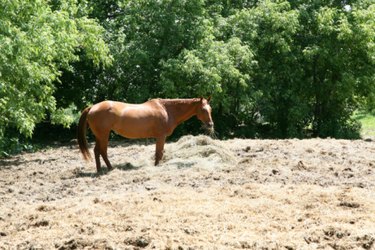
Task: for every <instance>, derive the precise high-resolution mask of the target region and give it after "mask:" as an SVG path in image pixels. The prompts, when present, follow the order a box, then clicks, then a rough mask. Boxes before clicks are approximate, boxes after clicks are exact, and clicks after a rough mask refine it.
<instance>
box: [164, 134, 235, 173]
mask: <svg viewBox="0 0 375 250" xmlns="http://www.w3.org/2000/svg"><path fill="white" fill-rule="evenodd" d="M164 159H165V160H164V164H165V165H170V166H177V167H178V168H183V167H192V166H199V167H220V166H231V165H234V164H236V162H237V161H236V158H235V157H234V155H233V153H232V152H231V151H230V150H229V149H228V148H226V147H225V145H224V144H223V143H222V142H220V141H218V140H213V139H212V138H210V137H208V136H204V135H200V136H192V135H188V136H184V137H182V138H181V139H180V140H178V141H177V142H175V143H171V144H169V145H168V146H167V148H166V152H165V156H164Z"/></svg>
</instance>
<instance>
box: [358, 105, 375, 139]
mask: <svg viewBox="0 0 375 250" xmlns="http://www.w3.org/2000/svg"><path fill="white" fill-rule="evenodd" d="M354 119H356V120H357V121H359V122H360V123H361V125H362V129H361V137H362V138H368V137H375V113H366V112H363V111H358V112H356V114H354Z"/></svg>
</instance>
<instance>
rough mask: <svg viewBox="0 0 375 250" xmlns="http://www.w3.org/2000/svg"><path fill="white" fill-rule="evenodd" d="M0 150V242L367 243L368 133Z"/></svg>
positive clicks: (374, 156)
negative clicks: (100, 163)
mask: <svg viewBox="0 0 375 250" xmlns="http://www.w3.org/2000/svg"><path fill="white" fill-rule="evenodd" d="M154 148H155V145H154V144H152V143H145V144H133V143H132V142H131V141H128V140H124V143H118V142H117V143H112V144H111V147H110V149H109V158H110V160H111V162H112V164H113V165H114V166H115V167H116V169H115V170H113V171H111V172H107V171H104V172H103V173H101V174H96V172H95V166H94V163H92V162H91V163H85V162H84V161H83V160H82V158H81V156H80V155H79V154H78V149H77V147H76V146H75V145H71V146H68V147H61V148H57V149H48V150H44V151H41V152H37V153H32V154H22V155H18V156H15V157H13V158H10V159H7V160H1V161H0V249H38V248H39V249H54V248H56V249H143V248H145V249H244V248H249V249H372V248H374V247H375V242H374V241H375V216H374V214H375V192H374V190H375V143H374V142H371V141H363V140H356V141H349V140H333V139H327V140H321V139H311V140H240V139H235V140H228V141H219V140H213V139H211V138H209V137H206V136H197V137H193V136H186V137H183V138H181V139H180V140H179V141H178V142H176V143H168V144H167V145H166V152H165V157H164V160H163V162H162V164H161V165H160V166H158V167H154V166H153V154H154Z"/></svg>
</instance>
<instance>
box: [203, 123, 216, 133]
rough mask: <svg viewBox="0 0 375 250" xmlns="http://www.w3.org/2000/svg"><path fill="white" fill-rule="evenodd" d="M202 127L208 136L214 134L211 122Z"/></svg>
mask: <svg viewBox="0 0 375 250" xmlns="http://www.w3.org/2000/svg"><path fill="white" fill-rule="evenodd" d="M204 127H205V129H206V130H207V132H208V133H209V134H210V135H212V134H214V133H215V129H214V123H213V122H207V123H206V124H205V126H204Z"/></svg>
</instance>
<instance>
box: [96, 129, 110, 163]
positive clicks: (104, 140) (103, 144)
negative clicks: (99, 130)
mask: <svg viewBox="0 0 375 250" xmlns="http://www.w3.org/2000/svg"><path fill="white" fill-rule="evenodd" d="M108 138H109V132H108V133H104V134H103V135H102V136H101V137H100V138H97V143H98V142H99V153H100V155H101V156H102V157H103V160H104V162H105V164H106V165H107V168H108V170H112V165H111V163H110V162H109V160H108V154H107V149H108Z"/></svg>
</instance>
